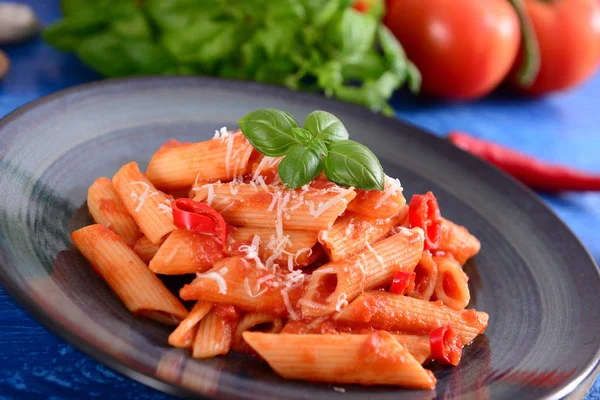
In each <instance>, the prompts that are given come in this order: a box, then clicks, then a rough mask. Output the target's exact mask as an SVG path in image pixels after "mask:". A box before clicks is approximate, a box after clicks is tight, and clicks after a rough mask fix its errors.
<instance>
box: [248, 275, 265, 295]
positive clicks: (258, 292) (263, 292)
mask: <svg viewBox="0 0 600 400" xmlns="http://www.w3.org/2000/svg"><path fill="white" fill-rule="evenodd" d="M244 287H245V288H246V292H248V296H250V297H252V298H255V297H258V296H261V295H263V294H265V293H266V292H267V290H269V288H268V287H266V288H264V289H262V290H260V284H258V283H257V292H256V293H252V290H250V283H249V281H248V277H245V278H244Z"/></svg>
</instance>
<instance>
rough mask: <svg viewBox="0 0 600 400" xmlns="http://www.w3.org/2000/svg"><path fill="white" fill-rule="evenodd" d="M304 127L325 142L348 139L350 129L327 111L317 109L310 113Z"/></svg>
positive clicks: (315, 137) (314, 136)
mask: <svg viewBox="0 0 600 400" xmlns="http://www.w3.org/2000/svg"><path fill="white" fill-rule="evenodd" d="M304 129H307V130H308V131H309V132H310V133H311V134H312V137H313V138H314V139H320V140H322V141H324V142H325V143H332V142H335V141H337V140H346V139H348V131H347V130H346V127H345V126H344V124H342V121H340V120H339V119H338V118H337V117H336V116H335V115H333V114H331V113H328V112H327V111H321V110H316V111H313V112H311V113H310V114H308V116H307V117H306V119H305V120H304Z"/></svg>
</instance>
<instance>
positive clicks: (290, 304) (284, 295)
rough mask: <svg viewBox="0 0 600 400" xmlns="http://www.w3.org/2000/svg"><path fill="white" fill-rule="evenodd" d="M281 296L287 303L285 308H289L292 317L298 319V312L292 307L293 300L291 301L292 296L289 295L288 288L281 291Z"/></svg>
mask: <svg viewBox="0 0 600 400" xmlns="http://www.w3.org/2000/svg"><path fill="white" fill-rule="evenodd" d="M281 297H282V298H283V303H284V304H285V308H286V309H287V312H288V314H290V319H291V320H292V321H295V320H297V319H298V314H296V312H295V311H294V308H293V307H292V302H291V301H290V296H289V295H288V291H287V289H283V290H282V291H281Z"/></svg>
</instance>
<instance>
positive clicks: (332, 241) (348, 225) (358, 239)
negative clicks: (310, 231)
mask: <svg viewBox="0 0 600 400" xmlns="http://www.w3.org/2000/svg"><path fill="white" fill-rule="evenodd" d="M407 213H408V207H407V206H404V207H403V208H402V209H400V211H398V213H396V214H395V215H394V216H392V217H390V218H387V219H378V218H370V217H366V216H363V215H360V214H356V213H353V212H346V213H344V215H343V216H341V217H339V218H338V219H337V220H336V221H335V223H334V224H333V226H332V227H331V228H330V229H328V230H326V231H321V232H319V242H320V243H321V244H322V245H323V248H324V249H325V252H326V253H327V254H328V255H329V258H330V259H331V261H338V260H341V259H342V258H346V257H348V256H351V255H353V254H355V253H357V252H359V251H361V250H362V249H364V248H365V242H368V243H370V244H373V243H375V242H377V241H378V240H380V239H382V238H383V237H385V236H386V235H387V234H388V233H389V232H390V229H391V228H392V227H394V226H396V225H398V224H399V223H400V222H402V221H403V220H404V218H405V217H406V214H407Z"/></svg>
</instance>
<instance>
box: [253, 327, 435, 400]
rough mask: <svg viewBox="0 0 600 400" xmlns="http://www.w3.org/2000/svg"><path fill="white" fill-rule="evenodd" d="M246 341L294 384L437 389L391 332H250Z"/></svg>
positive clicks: (430, 375)
mask: <svg viewBox="0 0 600 400" xmlns="http://www.w3.org/2000/svg"><path fill="white" fill-rule="evenodd" d="M243 337H244V340H245V341H246V342H247V343H248V344H249V345H250V346H251V347H252V348H253V349H254V350H255V351H256V352H257V353H258V354H259V355H260V356H261V357H262V358H264V359H265V361H267V363H269V365H270V366H271V368H273V369H274V370H275V371H276V372H277V373H278V374H279V375H281V376H283V377H284V378H289V379H304V380H309V381H319V382H333V383H359V384H363V385H400V386H404V387H411V388H415V389H433V387H434V386H435V382H436V379H435V377H434V376H433V374H432V373H431V371H428V370H426V369H424V368H423V367H422V366H421V364H420V363H419V362H418V361H417V360H415V358H414V357H413V356H412V355H411V354H410V353H409V352H408V350H407V349H406V348H405V347H404V346H403V345H402V344H401V343H400V341H397V340H396V339H394V337H393V336H392V335H390V334H389V333H387V332H374V333H371V334H369V335H294V334H282V335H276V334H270V333H260V332H244V334H243Z"/></svg>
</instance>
